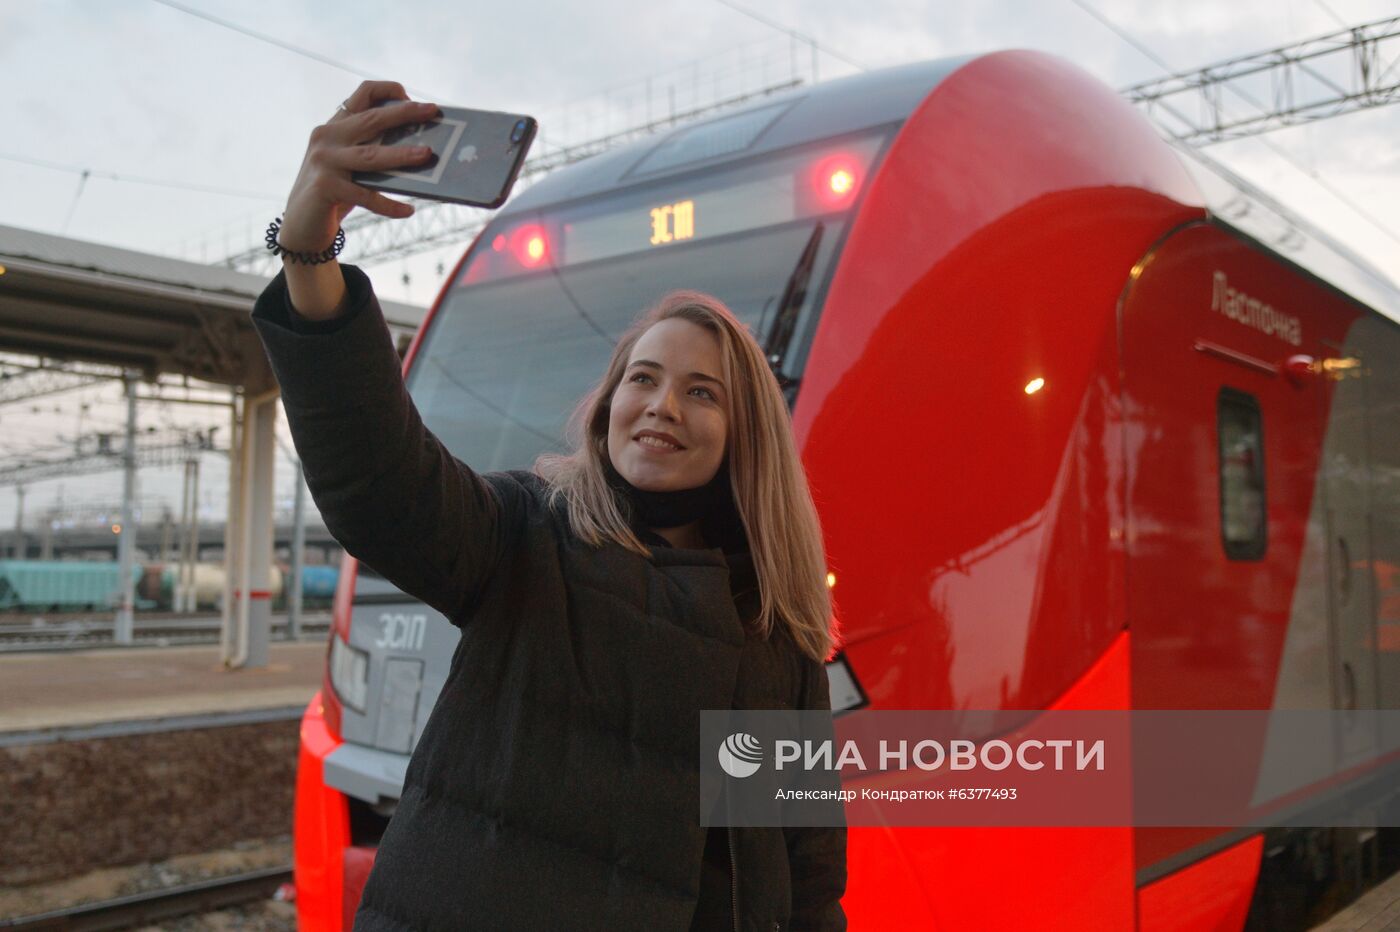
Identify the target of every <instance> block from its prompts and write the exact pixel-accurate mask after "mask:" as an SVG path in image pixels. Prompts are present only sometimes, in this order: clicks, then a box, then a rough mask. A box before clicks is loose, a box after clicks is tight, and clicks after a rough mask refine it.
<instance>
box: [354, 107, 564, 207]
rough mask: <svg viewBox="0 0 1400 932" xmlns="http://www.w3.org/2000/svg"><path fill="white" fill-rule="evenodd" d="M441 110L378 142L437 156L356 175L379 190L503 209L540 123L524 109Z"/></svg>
mask: <svg viewBox="0 0 1400 932" xmlns="http://www.w3.org/2000/svg"><path fill="white" fill-rule="evenodd" d="M395 103H400V101H396V100H384V101H380V102H379V103H377V104H375V106H377V107H383V106H388V105H390V104H395ZM438 109H439V110H441V111H442V116H441V117H439V118H437V119H434V120H431V121H429V122H427V123H405V124H404V125H402V126H395V127H393V128H392V129H390V130H389V131H388V132H386V133H385V134H384V135H382V136H380V137H379V140H378V143H379V145H381V146H431V147H432V149H433V154H432V156H431V157H430V158H429V159H428V160H427V161H425V162H423V163H422V164H421V165H415V166H412V167H405V168H396V169H393V170H392V171H384V172H355V173H354V174H353V175H352V176H351V177H352V178H353V180H354V181H355V183H356V184H362V185H364V186H365V187H367V188H374V189H375V190H376V191H387V192H391V193H393V194H411V195H413V196H415V197H426V198H431V199H432V200H435V201H448V202H450V203H453V204H471V205H472V206H474V207H500V206H501V205H502V204H504V203H505V202H506V198H507V197H509V196H510V189H511V187H512V186H513V185H514V184H515V178H516V176H517V175H519V174H520V166H521V165H522V164H523V163H524V161H525V154H526V153H527V152H529V151H530V143H532V142H534V141H535V131H536V130H537V129H538V128H539V124H537V123H536V122H535V119H534V117H530V116H526V115H525V114H523V113H499V112H497V111H494V110H466V109H463V108H461V107H443V106H439V107H438Z"/></svg>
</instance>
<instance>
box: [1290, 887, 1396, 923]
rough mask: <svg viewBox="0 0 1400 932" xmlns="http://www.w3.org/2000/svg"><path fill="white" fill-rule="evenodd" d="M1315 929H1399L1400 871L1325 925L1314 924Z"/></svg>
mask: <svg viewBox="0 0 1400 932" xmlns="http://www.w3.org/2000/svg"><path fill="white" fill-rule="evenodd" d="M1312 932H1400V874H1393V875H1392V876H1391V877H1390V879H1389V880H1386V881H1384V882H1383V883H1381V884H1380V886H1378V887H1376V888H1375V889H1374V890H1370V891H1368V892H1367V893H1366V894H1365V895H1364V896H1362V897H1361V899H1359V900H1357V901H1356V902H1355V903H1352V904H1351V905H1350V906H1348V907H1347V908H1346V909H1344V910H1342V911H1341V912H1339V913H1337V915H1335V916H1333V917H1332V918H1331V919H1328V920H1327V921H1326V922H1324V923H1323V924H1322V925H1319V926H1313V929H1312Z"/></svg>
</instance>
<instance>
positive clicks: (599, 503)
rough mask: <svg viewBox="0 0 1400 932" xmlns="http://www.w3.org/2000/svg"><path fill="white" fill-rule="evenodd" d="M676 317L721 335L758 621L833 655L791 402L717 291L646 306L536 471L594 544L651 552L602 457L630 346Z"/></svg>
mask: <svg viewBox="0 0 1400 932" xmlns="http://www.w3.org/2000/svg"><path fill="white" fill-rule="evenodd" d="M672 318H679V319H681V320H687V321H690V322H691V323H693V324H696V325H698V326H700V327H703V328H705V329H706V330H708V331H709V332H711V333H713V334H714V335H715V336H716V337H717V338H718V339H719V344H720V357H721V360H722V367H723V369H722V376H721V377H722V378H723V380H724V384H725V385H727V386H731V390H730V391H728V392H726V393H725V399H726V401H725V405H726V409H727V410H726V415H727V417H728V423H729V444H728V448H729V449H728V465H729V478H730V485H731V488H732V490H733V493H734V504H735V505H736V506H737V509H738V512H739V519H740V521H741V522H742V524H743V527H744V533H745V535H746V536H747V537H748V542H749V551H750V554H751V555H752V557H753V563H754V569H755V571H756V573H757V575H758V588H759V597H760V608H759V613H758V617H757V619H756V622H755V624H756V627H757V629H758V630H759V632H760V633H762V635H763V636H764V637H765V638H766V637H768V636H769V635H771V633H772V632H773V629H774V627H775V626H777V625H778V624H782V625H783V626H784V627H785V628H786V631H787V633H788V634H789V635H790V636H791V638H792V640H793V642H794V643H795V644H796V645H797V647H798V649H799V650H801V651H802V652H803V653H804V654H806V655H807V656H809V657H811V658H813V659H815V660H818V661H822V660H826V659H827V658H828V657H829V656H830V655H831V654H832V653H833V652H834V650H835V648H836V646H837V638H838V634H837V631H836V630H835V622H834V619H833V618H832V611H831V593H830V590H829V589H828V588H827V585H826V572H827V570H826V557H825V553H824V552H823V546H822V531H821V522H820V520H819V519H818V517H817V509H816V505H815V504H814V503H813V502H812V493H811V490H810V489H809V488H808V486H807V475H806V473H805V472H804V471H803V468H802V462H801V460H800V459H799V458H798V455H797V444H796V441H795V440H794V439H793V435H792V420H791V416H790V414H789V412H788V407H787V402H786V401H785V400H784V399H783V393H782V389H781V388H779V386H778V380H777V378H776V377H774V375H773V371H772V369H770V368H769V366H768V362H767V360H766V359H765V358H764V355H763V350H762V349H761V348H760V347H759V345H758V341H757V340H755V339H754V337H753V334H751V333H750V332H749V330H748V328H747V327H745V326H744V324H742V323H741V322H740V321H739V320H738V319H737V318H736V317H735V316H734V313H733V312H732V311H730V310H729V308H727V307H725V306H724V304H723V303H722V302H721V301H719V299H717V298H714V297H712V296H710V295H707V294H703V293H701V292H697V291H674V292H671V293H670V294H668V295H666V296H665V297H663V298H662V299H661V300H660V301H658V302H657V303H656V304H655V305H653V306H652V307H651V308H649V309H647V310H646V311H645V312H644V313H642V315H641V316H639V317H638V318H637V320H636V321H634V322H633V323H632V325H631V326H630V327H629V328H628V329H627V332H626V333H624V334H623V335H622V338H621V339H620V340H618V342H617V346H616V347H615V348H614V349H613V354H612V359H611V360H609V362H608V366H607V370H606V371H605V372H604V374H603V377H602V379H601V380H600V381H599V382H598V383H597V384H596V385H595V386H594V387H593V388H592V389H591V390H590V391H589V392H588V393H587V394H585V395H584V396H583V398H582V399H580V401H579V403H578V405H577V406H576V407H575V408H574V411H573V413H572V414H571V415H570V417H569V421H568V426H567V428H566V437H567V439H568V441H569V445H570V447H571V448H572V452H571V453H567V454H561V453H545V454H542V455H540V456H539V457H538V458H537V459H536V460H535V464H534V472H535V474H536V475H538V476H540V478H542V479H544V480H545V482H546V483H548V485H549V505H550V506H551V507H553V506H555V505H556V504H558V503H559V502H560V501H563V502H565V503H566V504H567V506H568V514H569V524H570V526H571V527H572V529H573V532H574V534H576V535H577V536H578V537H579V538H580V539H582V540H584V541H586V542H587V543H589V544H590V545H592V546H595V547H600V546H602V545H603V544H604V543H605V542H606V541H612V542H614V543H617V544H618V545H620V546H622V547H625V548H627V549H628V550H632V551H634V552H636V553H638V554H640V555H642V556H650V551H649V550H648V548H647V547H646V545H645V544H643V543H642V542H641V541H640V540H639V539H638V538H637V535H636V534H634V533H633V532H632V529H631V528H630V527H629V526H628V524H627V521H626V519H625V518H624V517H623V514H622V512H621V510H620V509H619V508H618V505H617V501H616V499H615V498H614V493H613V491H612V488H611V487H610V486H609V485H608V482H607V478H606V474H605V472H604V463H606V462H608V461H609V460H608V421H609V417H610V415H611V407H612V396H613V392H614V391H615V390H616V389H617V386H618V384H619V383H620V382H621V381H622V375H623V372H624V370H625V369H626V368H627V361H628V359H629V358H630V357H631V355H632V348H633V347H634V346H635V345H636V343H637V340H639V339H640V338H641V336H642V334H643V333H645V332H646V331H647V330H648V329H649V328H650V327H651V326H652V325H653V324H656V323H659V322H660V321H663V320H670V319H672Z"/></svg>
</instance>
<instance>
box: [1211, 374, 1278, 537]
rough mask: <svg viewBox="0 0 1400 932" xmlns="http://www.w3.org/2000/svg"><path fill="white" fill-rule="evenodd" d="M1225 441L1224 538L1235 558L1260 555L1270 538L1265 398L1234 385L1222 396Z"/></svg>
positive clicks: (1220, 429)
mask: <svg viewBox="0 0 1400 932" xmlns="http://www.w3.org/2000/svg"><path fill="white" fill-rule="evenodd" d="M1216 425H1217V433H1218V435H1219V441H1220V539H1221V542H1222V543H1223V544H1224V545H1225V555H1226V556H1228V557H1229V558H1230V559H1231V560H1257V559H1259V558H1260V557H1262V556H1264V550H1265V548H1266V545H1267V542H1268V528H1269V517H1268V508H1267V507H1266V505H1267V502H1266V499H1265V497H1264V425H1263V420H1262V418H1261V417H1260V414H1259V402H1258V401H1257V400H1255V398H1254V396H1253V395H1248V394H1246V393H1244V392H1241V391H1236V390H1235V389H1232V388H1222V389H1221V390H1220V395H1219V397H1218V398H1217V400H1216Z"/></svg>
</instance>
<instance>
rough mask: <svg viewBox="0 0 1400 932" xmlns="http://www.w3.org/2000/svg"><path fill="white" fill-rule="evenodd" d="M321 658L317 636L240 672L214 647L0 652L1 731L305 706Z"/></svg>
mask: <svg viewBox="0 0 1400 932" xmlns="http://www.w3.org/2000/svg"><path fill="white" fill-rule="evenodd" d="M325 656H326V645H325V641H324V639H323V638H317V639H315V640H313V641H300V642H296V643H277V642H273V643H272V644H271V645H270V654H269V663H268V665H267V666H266V667H262V668H256V669H242V670H230V669H226V668H225V667H224V666H223V664H222V663H221V662H220V659H219V648H218V646H217V645H199V646H190V647H151V648H141V647H138V648H130V649H122V650H111V649H106V650H81V651H66V652H63V653H35V654H12V655H11V654H0V735H3V734H13V733H16V732H25V733H37V732H43V731H47V730H58V731H63V730H67V729H72V728H84V727H93V726H101V725H104V724H108V723H114V722H130V721H134V720H146V719H160V718H171V717H188V716H199V715H217V714H220V713H230V712H251V711H256V710H262V709H274V708H284V707H292V706H305V705H306V703H307V702H308V701H309V700H310V699H311V697H312V695H313V694H315V692H316V690H317V689H318V688H319V687H320V685H321V675H322V671H323V670H324V667H325Z"/></svg>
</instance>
